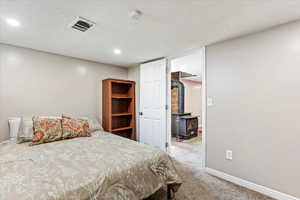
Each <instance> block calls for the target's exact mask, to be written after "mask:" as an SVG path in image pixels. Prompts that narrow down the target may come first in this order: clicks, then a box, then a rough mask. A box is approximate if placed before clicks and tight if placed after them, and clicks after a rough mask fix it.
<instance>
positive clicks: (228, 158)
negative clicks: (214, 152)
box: [226, 150, 233, 160]
mask: <svg viewBox="0 0 300 200" xmlns="http://www.w3.org/2000/svg"><path fill="white" fill-rule="evenodd" d="M226 159H227V160H232V159H233V156H232V151H231V150H226Z"/></svg>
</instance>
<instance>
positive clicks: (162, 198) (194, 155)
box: [147, 135, 272, 200]
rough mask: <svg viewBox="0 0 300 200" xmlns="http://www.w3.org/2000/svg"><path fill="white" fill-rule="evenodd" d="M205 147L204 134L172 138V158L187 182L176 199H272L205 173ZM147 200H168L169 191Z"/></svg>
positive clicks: (161, 192) (158, 193)
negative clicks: (202, 139)
mask: <svg viewBox="0 0 300 200" xmlns="http://www.w3.org/2000/svg"><path fill="white" fill-rule="evenodd" d="M201 145H202V144H201V135H200V136H198V137H195V138H192V139H189V140H177V139H176V138H172V146H171V147H170V155H171V156H172V157H173V160H174V165H175V167H176V169H177V170H178V173H179V174H180V175H181V177H182V179H183V184H182V185H181V187H180V188H179V191H178V192H177V193H176V194H175V199H176V200H272V199H271V198H269V197H266V196H263V195H261V194H259V193H256V192H254V191H251V190H248V189H246V188H242V187H239V186H237V185H234V184H232V183H229V182H227V181H224V180H221V179H218V178H216V177H213V176H210V175H208V174H207V173H205V172H204V171H202V170H201V169H200V166H201ZM147 200H166V192H165V191H163V190H161V191H159V192H157V193H156V194H155V195H154V196H153V197H151V198H149V199H147Z"/></svg>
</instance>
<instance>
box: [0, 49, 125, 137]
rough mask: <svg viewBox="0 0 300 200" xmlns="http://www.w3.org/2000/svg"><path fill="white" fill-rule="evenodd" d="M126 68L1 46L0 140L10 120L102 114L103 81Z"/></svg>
mask: <svg viewBox="0 0 300 200" xmlns="http://www.w3.org/2000/svg"><path fill="white" fill-rule="evenodd" d="M127 72H128V70H127V69H126V68H121V67H115V66H111V65H106V64H100V63H95V62H89V61H85V60H80V59H75V58H70V57H64V56H59V55H54V54H49V53H44V52H39V51H34V50H30V49H25V48H19V47H14V46H9V45H3V44H0V141H1V140H4V139H6V138H8V126H7V118H8V117H13V116H32V115H49V114H53V115H54V114H61V113H70V114H75V115H81V116H82V115H96V116H98V115H99V114H100V115H102V114H101V113H102V112H101V110H102V82H101V80H102V79H105V78H120V79H127V75H128V73H127Z"/></svg>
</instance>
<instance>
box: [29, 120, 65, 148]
mask: <svg viewBox="0 0 300 200" xmlns="http://www.w3.org/2000/svg"><path fill="white" fill-rule="evenodd" d="M32 121H33V134H34V135H33V138H32V145H36V144H42V143H46V142H54V141H56V140H61V139H62V126H61V121H62V120H61V119H50V118H41V117H33V118H32Z"/></svg>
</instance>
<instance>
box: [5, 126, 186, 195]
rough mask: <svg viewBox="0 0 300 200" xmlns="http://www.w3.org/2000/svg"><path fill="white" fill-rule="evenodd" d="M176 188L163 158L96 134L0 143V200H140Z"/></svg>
mask: <svg viewBox="0 0 300 200" xmlns="http://www.w3.org/2000/svg"><path fill="white" fill-rule="evenodd" d="M180 184H181V179H180V177H179V176H178V174H177V172H176V169H175V168H174V165H173V163H172V160H171V159H170V157H169V156H168V155H167V154H166V153H164V152H163V151H161V150H159V149H154V148H152V147H150V146H148V145H144V144H140V143H137V142H134V141H131V140H128V139H125V138H121V137H119V136H115V135H112V134H109V133H106V132H102V131H97V132H94V133H93V135H92V137H80V138H74V139H68V140H62V141H57V142H52V143H46V144H42V145H36V146H28V143H23V144H16V143H15V142H13V141H10V140H7V141H4V142H1V143H0V199H1V200H2V199H3V200H8V199H9V200H15V199H16V200H29V199H30V200H35V199H38V200H67V199H68V200H69V199H74V200H75V199H76V200H88V199H92V200H141V199H145V198H147V197H149V196H151V195H152V194H153V193H155V192H156V191H158V190H159V189H160V188H162V187H165V186H168V188H170V189H171V190H172V191H174V192H176V191H177V189H178V187H179V186H180Z"/></svg>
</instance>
